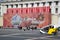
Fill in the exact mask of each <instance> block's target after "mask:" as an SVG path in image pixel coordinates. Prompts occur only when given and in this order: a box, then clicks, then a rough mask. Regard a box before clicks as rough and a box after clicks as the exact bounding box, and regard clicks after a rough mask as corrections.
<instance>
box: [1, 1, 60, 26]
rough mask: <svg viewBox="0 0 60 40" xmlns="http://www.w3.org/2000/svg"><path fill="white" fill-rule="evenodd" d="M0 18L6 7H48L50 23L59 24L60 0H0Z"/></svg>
mask: <svg viewBox="0 0 60 40" xmlns="http://www.w3.org/2000/svg"><path fill="white" fill-rule="evenodd" d="M0 4H1V5H0V10H1V11H0V17H1V18H2V19H1V18H0V20H3V16H4V14H6V12H7V9H8V8H34V7H47V6H49V7H50V9H49V10H50V11H49V12H50V13H51V24H52V25H57V26H60V1H59V0H47V1H46V0H33V1H31V0H29V1H28V0H9V1H8V0H6V1H2V2H0ZM1 22H2V24H1V25H3V21H1Z"/></svg>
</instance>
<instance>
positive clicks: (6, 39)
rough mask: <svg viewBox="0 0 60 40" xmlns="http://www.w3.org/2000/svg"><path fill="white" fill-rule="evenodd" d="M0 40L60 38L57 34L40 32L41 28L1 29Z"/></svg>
mask: <svg viewBox="0 0 60 40" xmlns="http://www.w3.org/2000/svg"><path fill="white" fill-rule="evenodd" d="M0 40H60V32H59V33H58V35H57V36H53V35H51V36H49V35H45V34H40V32H39V30H26V31H23V30H18V29H0Z"/></svg>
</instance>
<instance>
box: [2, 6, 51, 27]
mask: <svg viewBox="0 0 60 40" xmlns="http://www.w3.org/2000/svg"><path fill="white" fill-rule="evenodd" d="M49 9H50V7H33V8H8V9H7V12H6V13H4V16H3V21H4V22H3V26H4V27H5V28H6V27H9V28H12V27H17V26H21V27H28V26H31V25H37V26H36V27H39V28H41V27H44V26H47V25H49V24H51V14H50V10H49Z"/></svg>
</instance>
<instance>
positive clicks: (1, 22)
mask: <svg viewBox="0 0 60 40" xmlns="http://www.w3.org/2000/svg"><path fill="white" fill-rule="evenodd" d="M0 26H3V17H2V16H0Z"/></svg>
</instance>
